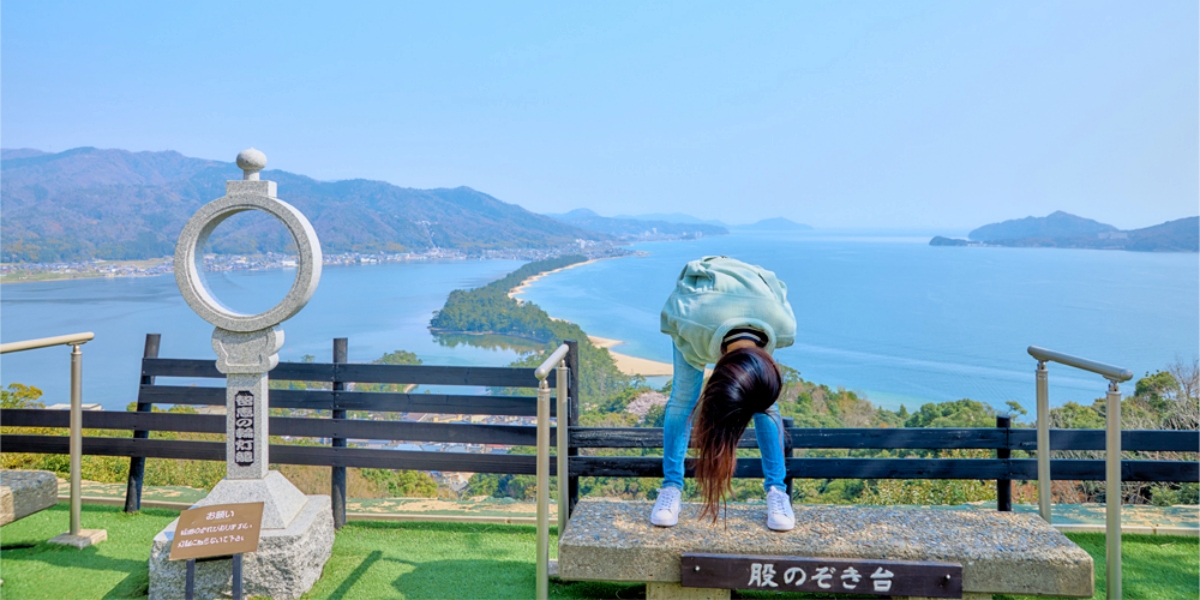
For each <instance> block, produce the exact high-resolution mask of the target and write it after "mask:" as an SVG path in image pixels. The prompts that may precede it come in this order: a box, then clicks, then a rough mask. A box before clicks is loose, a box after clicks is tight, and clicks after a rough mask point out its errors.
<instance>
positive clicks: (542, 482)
mask: <svg viewBox="0 0 1200 600" xmlns="http://www.w3.org/2000/svg"><path fill="white" fill-rule="evenodd" d="M549 488H550V386H549V385H547V384H546V380H545V379H542V380H541V381H539V382H538V391H537V598H538V600H546V598H548V597H549V596H550V531H549V530H550V523H549V515H548V514H547V513H548V512H549V510H550V507H549V504H550V489H549Z"/></svg>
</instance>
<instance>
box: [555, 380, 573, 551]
mask: <svg viewBox="0 0 1200 600" xmlns="http://www.w3.org/2000/svg"><path fill="white" fill-rule="evenodd" d="M554 372H555V377H556V378H557V379H556V383H557V388H558V389H557V391H556V392H555V394H557V395H558V406H557V407H556V408H557V411H556V412H555V417H554V426H555V428H556V429H557V430H558V449H557V450H556V451H555V457H556V459H557V460H558V535H559V537H561V536H562V534H563V532H565V531H566V530H567V522H568V521H569V520H570V518H571V514H570V513H571V492H570V485H569V483H568V466H569V464H570V459H569V458H568V457H567V445H568V440H567V435H568V432H569V429H570V426H569V425H568V422H569V421H570V417H569V416H568V415H569V414H570V412H571V410H570V408H569V407H568V406H567V404H568V403H567V398H568V396H569V392H567V383H568V381H570V379H571V371H570V369H568V368H567V363H566V361H560V362H559V363H558V368H556V369H555V370H554Z"/></svg>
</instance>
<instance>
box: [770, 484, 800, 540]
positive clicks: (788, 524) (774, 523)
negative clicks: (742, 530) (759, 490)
mask: <svg viewBox="0 0 1200 600" xmlns="http://www.w3.org/2000/svg"><path fill="white" fill-rule="evenodd" d="M795 526H796V515H795V514H794V513H792V499H791V498H788V495H787V492H786V491H784V490H781V489H779V488H777V487H773V488H771V489H769V490H767V527H768V528H770V529H772V530H775V531H791V530H792V528H794V527H795Z"/></svg>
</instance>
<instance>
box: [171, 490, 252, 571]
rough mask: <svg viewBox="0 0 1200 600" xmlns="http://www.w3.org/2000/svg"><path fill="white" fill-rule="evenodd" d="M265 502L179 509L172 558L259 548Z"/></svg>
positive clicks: (216, 554) (172, 543)
mask: <svg viewBox="0 0 1200 600" xmlns="http://www.w3.org/2000/svg"><path fill="white" fill-rule="evenodd" d="M262 514H263V503H262V502H248V503H246V504H214V505H212V506H201V507H199V508H192V509H188V510H185V511H183V512H181V513H179V523H178V524H177V525H176V526H175V539H174V540H173V541H172V542H171V557H170V559H171V560H186V559H189V558H207V557H210V556H232V555H234V554H243V553H246V552H254V551H255V550H258V534H259V532H260V531H261V529H262V527H261V526H262Z"/></svg>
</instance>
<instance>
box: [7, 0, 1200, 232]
mask: <svg viewBox="0 0 1200 600" xmlns="http://www.w3.org/2000/svg"><path fill="white" fill-rule="evenodd" d="M214 7H216V8H214ZM1198 16H1200V14H1198V9H1197V6H1196V4H1195V3H1194V2H1183V1H1176V2H1158V3H1152V4H1142V5H1134V4H1124V3H1115V2H1112V3H1110V2H1089V3H1084V2H1052V3H1042V4H1007V3H960V2H927V3H921V4H895V5H889V4H863V3H855V4H845V3H803V4H800V3H779V4H756V5H739V6H729V5H719V4H693V3H680V4H670V3H668V4H654V5H620V6H613V5H557V4H517V5H492V4H488V3H478V4H470V5H455V6H452V7H441V6H410V5H393V4H391V3H378V4H374V5H354V6H339V7H328V6H320V7H297V6H295V5H292V4H287V3H256V4H252V5H244V4H239V5H236V7H235V6H233V5H230V6H226V7H220V6H218V5H210V4H205V5H171V4H167V5H160V4H145V5H120V6H111V5H90V4H79V5H70V6H69V7H64V6H63V5H61V4H59V3H54V2H47V3H22V4H16V5H12V6H6V7H5V11H4V19H3V21H2V23H0V33H2V35H0V50H2V53H0V86H2V87H0V89H2V92H0V94H2V97H0V118H2V121H3V146H4V147H5V148H14V149H15V148H22V147H28V148H37V149H40V150H43V151H47V152H59V151H63V150H66V149H68V148H74V147H79V146H94V147H100V148H119V149H124V150H130V151H161V150H175V151H178V152H180V153H181V154H184V155H187V156H192V157H198V158H207V159H212V160H221V161H226V162H228V161H231V160H232V159H233V157H234V156H235V155H236V153H237V152H238V151H239V150H241V149H243V148H246V147H249V146H254V147H257V148H259V149H260V150H263V151H264V152H265V153H266V154H267V156H268V157H269V159H270V164H269V168H272V169H282V170H286V171H290V172H294V173H299V174H303V175H307V176H310V177H313V178H316V179H320V180H338V179H353V178H366V179H376V180H383V181H387V182H389V183H392V184H395V185H399V186H404V187H416V188H432V187H457V186H460V185H465V186H469V187H472V188H474V189H477V190H480V191H482V192H485V193H487V194H490V195H492V196H495V197H496V198H498V199H500V200H503V201H505V202H510V203H514V204H518V205H520V206H522V207H524V208H526V209H528V210H531V211H533V212H537V213H562V212H567V211H570V210H572V209H575V208H589V209H591V210H594V211H596V212H597V213H599V214H602V215H605V216H614V215H619V214H634V215H636V214H646V213H673V212H680V213H686V214H689V215H692V216H694V217H697V218H700V219H718V220H722V221H725V222H729V223H731V224H742V223H750V222H755V221H758V220H760V219H764V218H770V217H776V216H782V217H785V218H788V219H791V220H793V221H796V222H799V223H805V224H809V225H812V226H814V227H818V228H823V229H845V228H864V229H872V228H875V229H893V230H901V229H910V230H921V231H935V230H936V231H939V232H946V233H954V232H963V231H966V230H969V229H972V228H975V227H978V226H980V225H983V224H986V223H992V222H998V221H1004V220H1009V219H1016V218H1023V217H1026V216H1045V215H1047V214H1049V213H1051V212H1054V211H1056V210H1063V211H1066V212H1069V213H1072V214H1076V215H1080V216H1083V217H1087V218H1090V219H1096V220H1098V221H1101V222H1104V223H1109V224H1112V225H1114V226H1116V227H1118V228H1121V229H1136V228H1140V227H1146V226H1150V225H1155V224H1158V223H1162V222H1164V221H1169V220H1174V219H1179V218H1183V217H1188V216H1194V215H1196V214H1197V212H1200V211H1198V197H1200V184H1198V180H1200V167H1198V164H1200V143H1198V141H1197V134H1198V131H1200V117H1198V113H1200V101H1198V97H1200V58H1198V56H1200V53H1198V45H1200V36H1198V33H1197V28H1196V23H1197V20H1198Z"/></svg>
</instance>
